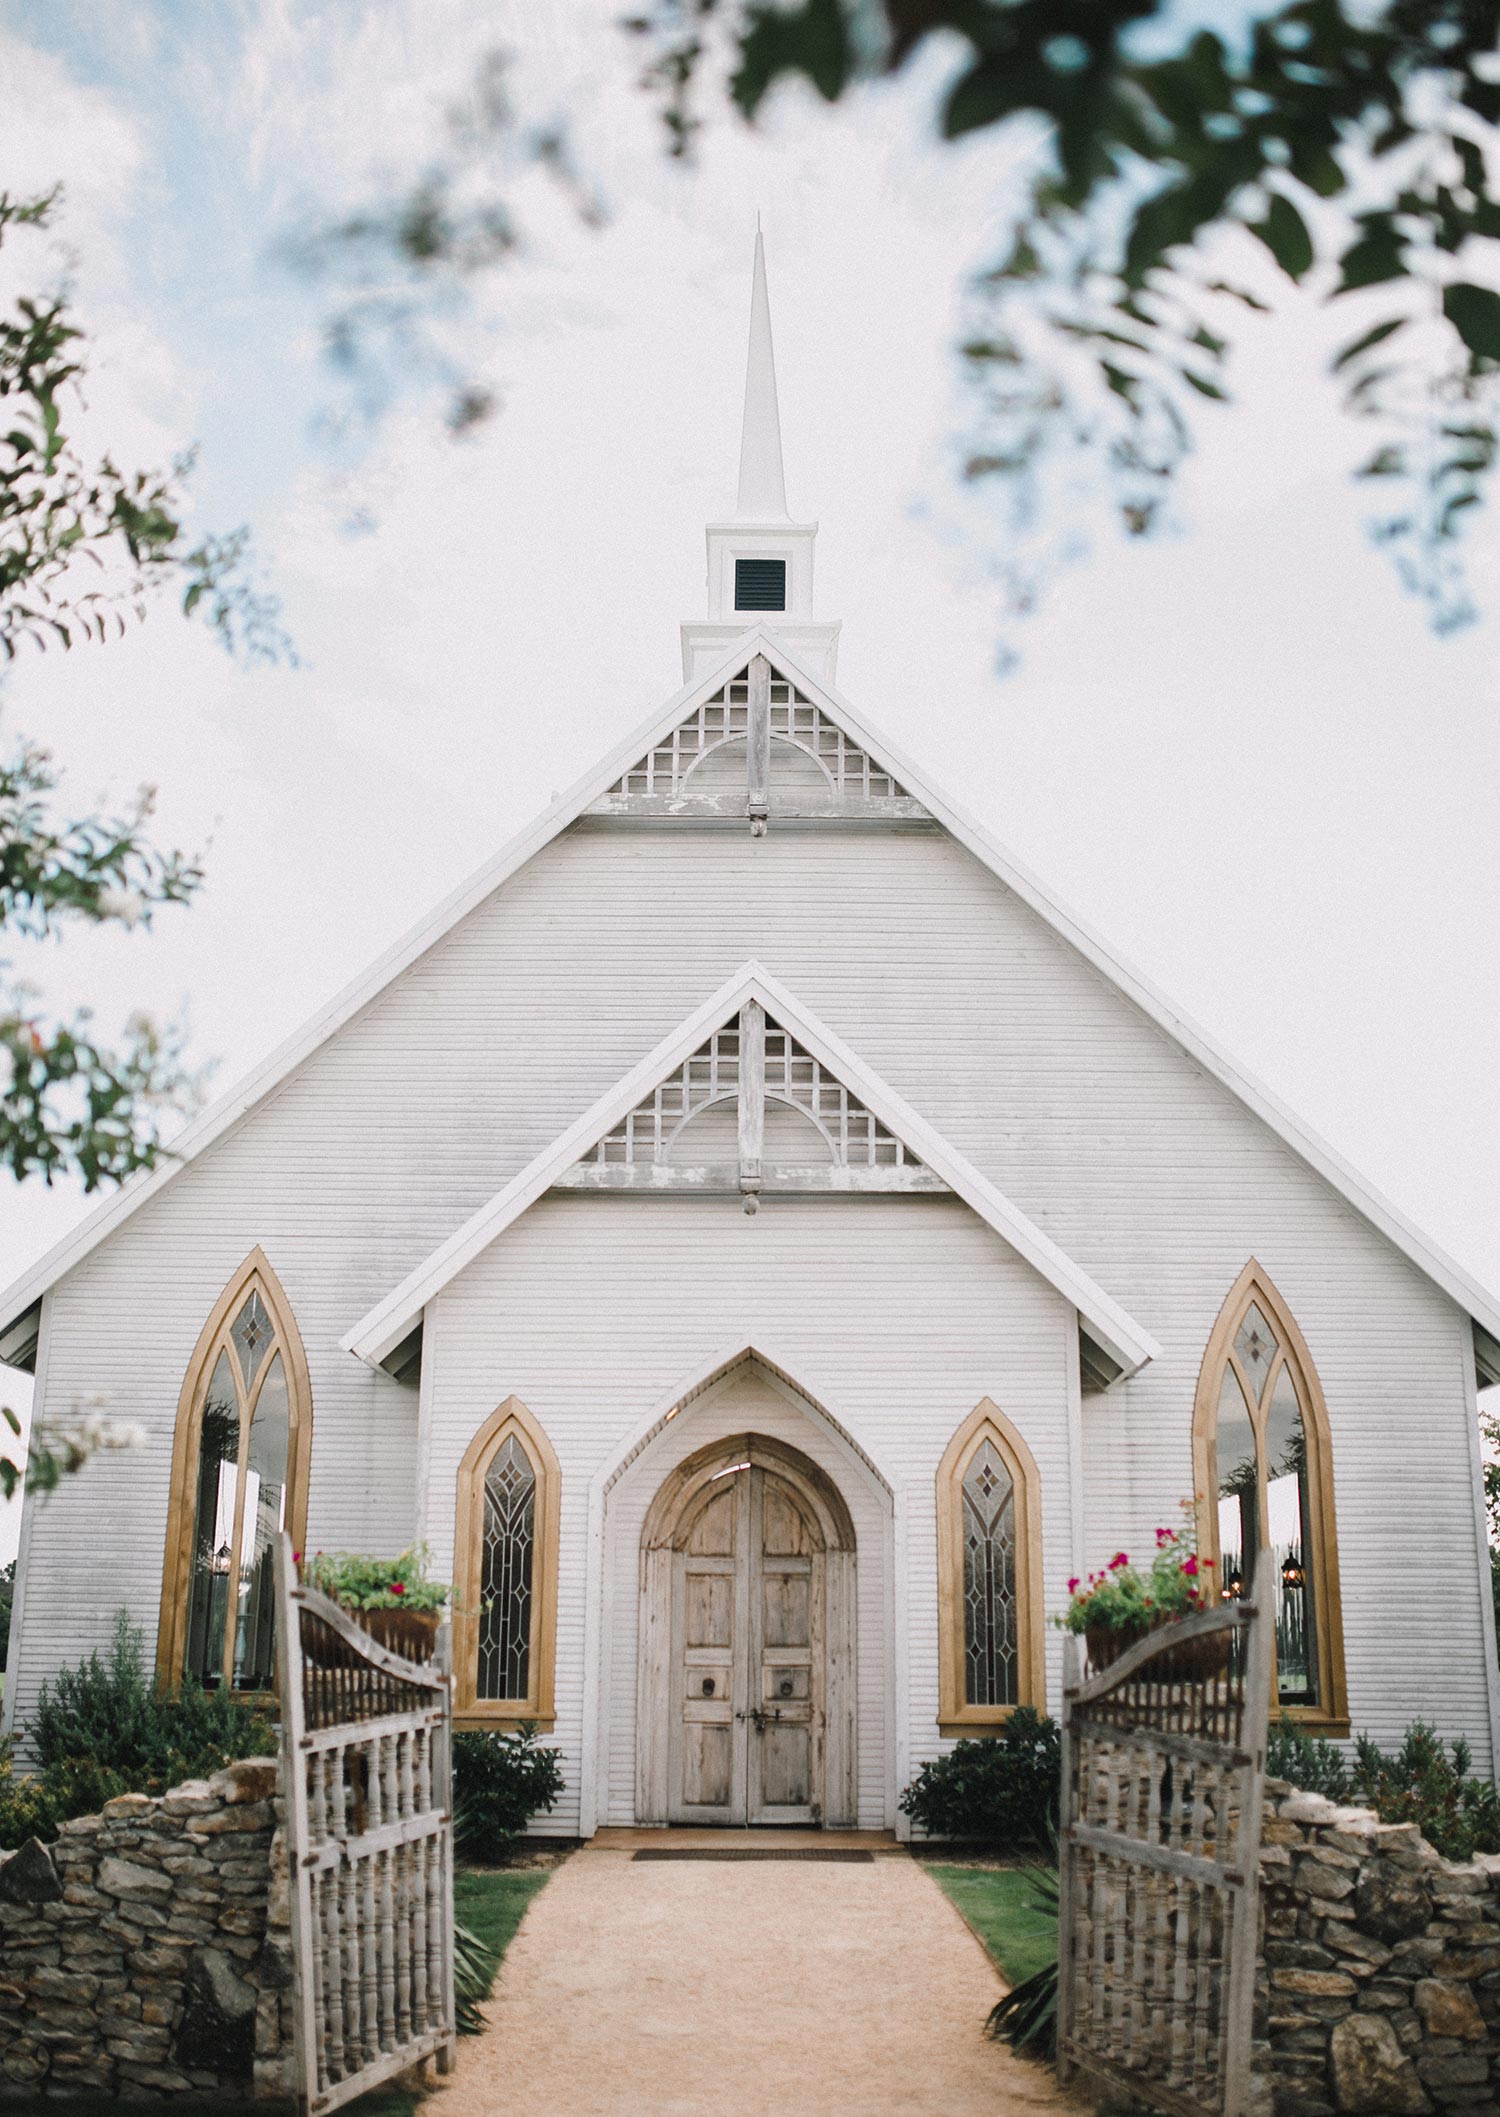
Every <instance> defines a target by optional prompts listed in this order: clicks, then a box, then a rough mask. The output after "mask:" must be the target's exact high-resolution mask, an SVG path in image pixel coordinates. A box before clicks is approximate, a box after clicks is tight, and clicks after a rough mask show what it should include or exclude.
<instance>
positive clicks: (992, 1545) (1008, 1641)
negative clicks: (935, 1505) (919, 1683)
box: [963, 1440, 1019, 1705]
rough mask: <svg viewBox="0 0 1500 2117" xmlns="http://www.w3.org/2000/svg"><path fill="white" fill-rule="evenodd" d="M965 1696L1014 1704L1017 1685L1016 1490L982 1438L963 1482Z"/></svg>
mask: <svg viewBox="0 0 1500 2117" xmlns="http://www.w3.org/2000/svg"><path fill="white" fill-rule="evenodd" d="M963 1529H964V1697H965V1700H966V1702H967V1703H968V1704H969V1705H1014V1704H1015V1702H1016V1696H1017V1688H1018V1658H1019V1623H1018V1615H1017V1610H1016V1494H1015V1487H1014V1485H1013V1484H1012V1483H1011V1477H1010V1472H1009V1471H1008V1470H1007V1469H1006V1467H1005V1464H1004V1463H1003V1462H1002V1461H1001V1458H1000V1454H999V1451H998V1450H997V1449H996V1447H995V1444H994V1443H993V1441H988V1440H985V1441H981V1442H980V1444H979V1446H978V1447H977V1448H976V1449H975V1451H974V1453H973V1455H972V1456H971V1457H970V1459H969V1467H968V1469H967V1470H966V1471H965V1472H964V1483H963Z"/></svg>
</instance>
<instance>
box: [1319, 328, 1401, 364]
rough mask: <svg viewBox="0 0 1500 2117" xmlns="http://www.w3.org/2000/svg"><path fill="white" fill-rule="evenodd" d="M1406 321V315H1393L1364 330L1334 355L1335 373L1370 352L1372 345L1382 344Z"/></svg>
mask: <svg viewBox="0 0 1500 2117" xmlns="http://www.w3.org/2000/svg"><path fill="white" fill-rule="evenodd" d="M1405 321H1406V318H1405V317H1404V316H1392V317H1390V318H1388V319H1387V321H1386V322H1385V323H1377V324H1376V325H1375V326H1374V328H1373V329H1372V330H1368V331H1362V332H1361V333H1360V335H1359V337H1358V338H1354V339H1351V340H1350V342H1349V344H1348V345H1346V346H1345V347H1343V349H1342V350H1341V351H1340V352H1339V353H1337V354H1336V355H1335V356H1334V360H1333V373H1334V374H1335V375H1336V374H1337V373H1338V371H1339V369H1340V368H1346V367H1347V366H1348V365H1349V363H1350V361H1351V360H1358V358H1359V356H1360V354H1361V353H1368V352H1369V350H1370V348H1371V346H1377V345H1380V344H1381V343H1382V342H1383V340H1385V339H1387V338H1389V337H1390V336H1391V334H1392V333H1393V332H1395V331H1399V330H1400V329H1401V326H1402V325H1403V324H1404V323H1405Z"/></svg>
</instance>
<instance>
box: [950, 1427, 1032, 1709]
mask: <svg viewBox="0 0 1500 2117" xmlns="http://www.w3.org/2000/svg"><path fill="white" fill-rule="evenodd" d="M937 1526H938V1635H939V1636H938V1664H939V1666H938V1721H939V1724H940V1725H941V1727H942V1730H943V1733H944V1734H950V1735H973V1734H979V1733H982V1732H983V1731H984V1729H985V1728H995V1727H998V1726H1000V1725H1001V1724H1002V1723H1003V1722H1004V1720H1005V1719H1006V1717H1007V1715H1008V1714H1009V1713H1010V1712H1011V1711H1012V1709H1013V1708H1014V1707H1015V1706H1018V1705H1034V1706H1037V1707H1038V1708H1040V1707H1042V1706H1043V1705H1044V1704H1045V1700H1046V1679H1045V1674H1044V1670H1043V1658H1042V1525H1041V1493H1040V1487H1039V1484H1038V1481H1037V1471H1036V1463H1035V1461H1034V1460H1033V1458H1032V1453H1031V1450H1030V1449H1029V1448H1028V1447H1027V1445H1026V1443H1025V1442H1024V1441H1023V1440H1022V1438H1021V1436H1020V1434H1019V1433H1018V1432H1017V1431H1016V1429H1015V1427H1014V1426H1012V1425H1011V1423H1010V1421H1009V1419H1007V1418H1006V1416H1005V1414H1004V1413H1003V1412H1002V1411H1000V1410H999V1409H998V1408H997V1407H996V1406H995V1405H994V1404H992V1403H991V1401H990V1399H989V1398H988V1397H986V1398H985V1399H984V1400H983V1402H982V1403H981V1404H979V1405H978V1406H977V1407H976V1409H975V1410H974V1411H973V1412H972V1413H971V1414H970V1415H969V1417H968V1418H967V1419H966V1420H965V1421H964V1423H963V1425H962V1426H960V1428H959V1429H958V1432H957V1433H956V1434H955V1435H954V1436H953V1439H952V1440H951V1441H950V1442H949V1444H948V1447H947V1451H946V1453H945V1454H944V1456H943V1460H942V1462H941V1463H940V1464H939V1466H938V1474H937Z"/></svg>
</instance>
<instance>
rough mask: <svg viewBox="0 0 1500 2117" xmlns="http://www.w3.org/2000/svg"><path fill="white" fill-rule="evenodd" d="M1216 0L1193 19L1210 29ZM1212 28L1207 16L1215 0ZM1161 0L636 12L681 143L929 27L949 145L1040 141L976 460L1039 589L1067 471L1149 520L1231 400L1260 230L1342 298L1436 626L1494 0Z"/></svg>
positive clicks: (1130, 526) (1456, 502)
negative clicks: (1230, 16) (1242, 263)
mask: <svg viewBox="0 0 1500 2117" xmlns="http://www.w3.org/2000/svg"><path fill="white" fill-rule="evenodd" d="M1195 18H1196V19H1195ZM1209 19H1210V20H1212V19H1213V16H1212V12H1210V16H1209ZM1202 20H1203V15H1202V11H1201V10H1196V9H1192V8H1182V7H1177V6H1169V5H1168V4H1167V0H802V4H800V5H796V6H792V7H781V6H769V5H767V4H765V0H653V4H652V5H650V6H648V7H647V8H646V9H645V10H644V11H643V12H642V13H641V14H639V15H637V16H636V17H635V18H633V21H632V24H631V27H632V28H633V31H634V33H635V35H636V36H637V38H638V39H639V40H640V42H641V44H642V47H643V49H644V51H645V53H646V65H645V75H644V78H645V81H646V84H647V86H648V87H649V88H650V89H651V90H652V92H653V93H654V94H655V95H656V96H657V97H658V98H659V99H660V102H661V105H662V109H663V113H664V116H665V120H666V124H667V127H668V132H669V137H670V141H671V146H672V149H673V151H674V152H675V153H678V154H687V153H689V152H690V151H691V149H692V146H693V142H694V139H695V136H696V134H697V132H698V130H699V128H700V127H701V125H702V124H703V122H704V117H703V112H704V109H705V107H712V106H713V105H714V104H715V103H716V102H717V101H719V100H720V99H721V98H722V97H723V96H724V95H725V94H727V97H728V99H729V100H730V101H731V102H732V103H733V104H734V105H735V106H736V107H737V108H738V109H739V110H740V111H741V112H742V113H743V114H744V115H745V116H747V117H754V116H755V115H756V113H757V112H758V111H760V110H761V108H762V106H763V105H764V103H765V100H766V98H767V96H768V94H769V93H770V91H771V90H772V89H773V88H774V87H775V86H776V84H777V83H778V82H780V81H783V80H785V79H787V78H789V77H800V78H801V79H802V80H804V81H806V82H809V83H811V85H812V87H813V88H814V89H815V90H816V91H817V92H818V94H819V95H820V96H822V97H823V98H824V99H825V100H826V101H828V102H829V103H836V102H838V101H839V100H840V99H841V98H843V97H845V96H846V95H848V94H849V93H850V92H851V91H852V90H853V89H854V88H855V87H856V85H857V84H858V83H860V82H861V81H867V80H870V79H873V78H876V77H879V76H882V75H890V74H894V73H897V72H899V71H901V70H902V69H903V68H904V67H906V66H908V65H909V64H910V62H911V61H912V59H913V58H914V57H915V56H916V55H917V54H919V53H920V52H922V51H923V50H924V48H925V47H927V46H929V45H931V44H933V43H934V42H935V41H936V40H942V41H943V42H944V44H946V45H947V46H950V47H953V48H954V49H956V50H957V51H958V52H959V53H961V58H960V60H959V63H957V64H956V65H955V67H954V68H953V69H952V70H951V72H950V74H949V76H948V78H947V79H946V81H945V82H944V83H943V85H942V86H941V87H940V89H939V90H938V92H937V101H936V104H935V107H934V110H933V117H934V120H935V123H936V127H937V129H938V131H939V133H940V134H941V136H942V137H943V138H945V139H949V140H953V139H958V138H961V137H965V136H967V135H970V134H973V133H975V132H979V131H982V130H986V129H993V128H997V127H1012V128H1020V129H1023V130H1024V133H1025V136H1026V137H1028V138H1030V139H1032V140H1033V141H1034V142H1035V144H1036V148H1037V150H1038V151H1037V152H1036V153H1035V154H1034V156H1033V157H1032V159H1031V161H1030V163H1029V165H1028V166H1029V168H1030V171H1031V174H1030V175H1029V176H1028V177H1027V178H1026V180H1025V198H1024V202H1023V205H1022V208H1021V211H1020V213H1019V215H1018V217H1017V219H1016V222H1015V225H1014V227H1013V229H1012V231H1011V233H1010V236H1009V239H1008V241H1007V243H1006V246H1005V249H1004V251H1003V253H1002V254H1001V255H1000V256H999V257H998V258H996V260H995V261H994V263H993V265H992V266H991V267H990V268H989V269H988V270H986V271H984V272H982V273H981V274H980V275H979V277H978V279H977V281H976V282H975V285H974V288H973V290H972V310H973V313H972V317H971V329H970V332H969V335H968V338H967V341H966V343H965V346H964V355H965V359H966V361H967V364H968V369H969V373H970V375H971V377H972V380H973V384H974V392H975V403H976V420H975V432H974V440H973V446H972V448H971V449H970V451H969V456H968V463H967V472H968V475H969V477H970V478H972V479H976V480H1004V481H1008V483H1009V485H1010V488H1011V490H1012V491H1013V493H1014V495H1015V510H1014V514H1015V521H1014V524H1013V530H1014V529H1025V528H1027V527H1028V526H1030V527H1032V528H1033V530H1034V531H1035V533H1034V534H1033V535H1032V536H1031V537H1030V539H1029V545H1030V548H1029V550H1028V551H1027V552H1025V553H1023V554H1022V555H1021V556H1020V557H1018V558H1017V560H1016V562H1015V564H1014V566H1013V567H1012V569H1011V572H1010V575H1009V589H1010V597H1011V601H1012V604H1013V606H1014V607H1016V608H1024V607H1026V606H1027V605H1028V604H1029V603H1030V602H1031V601H1032V599H1033V598H1034V596H1035V593H1036V590H1037V586H1038V583H1039V581H1040V580H1041V579H1042V578H1044V577H1045V574H1046V572H1047V571H1048V570H1049V569H1050V567H1051V566H1052V565H1053V564H1055V563H1056V561H1057V559H1058V557H1059V556H1060V555H1061V551H1062V547H1063V545H1064V543H1065V542H1066V540H1067V539H1068V538H1069V537H1070V536H1071V535H1072V534H1073V533H1074V531H1075V530H1076V522H1075V520H1074V519H1073V517H1074V515H1075V514H1076V501H1077V471H1078V468H1079V465H1080V463H1083V464H1091V465H1093V466H1095V467H1096V468H1097V469H1098V470H1099V471H1101V472H1102V474H1103V482H1104V487H1105V490H1106V492H1107V494H1108V496H1109V499H1110V504H1111V507H1112V510H1113V512H1114V513H1115V515H1116V516H1117V518H1118V521H1119V522H1120V524H1121V525H1122V526H1123V528H1124V529H1125V530H1126V531H1127V532H1129V533H1130V534H1132V535H1143V534H1145V533H1147V532H1149V531H1150V530H1151V529H1152V528H1153V527H1154V526H1156V524H1157V523H1158V522H1159V520H1160V519H1161V516H1162V513H1163V508H1164V505H1165V501H1166V496H1167V494H1168V491H1169V489H1170V486H1171V481H1172V477H1173V474H1174V472H1175V471H1176V469H1177V468H1178V466H1179V464H1180V463H1181V460H1182V458H1183V456H1184V454H1185V453H1186V451H1187V449H1188V447H1189V445H1190V441H1191V434H1192V420H1193V416H1194V412H1195V408H1197V407H1201V405H1202V404H1203V403H1204V402H1205V401H1207V402H1211V403H1218V402H1223V401H1224V400H1225V398H1226V397H1227V395H1228V386H1227V378H1228V363H1229V355H1230V335H1229V334H1230V331H1231V329H1232V320H1233V317H1234V316H1235V314H1236V313H1243V311H1244V310H1246V309H1249V310H1256V309H1259V308H1262V307H1264V306H1265V304H1264V302H1263V300H1262V297H1261V296H1260V295H1259V294H1258V293H1257V292H1256V291H1254V289H1253V288H1251V287H1247V286H1245V285H1243V284H1241V283H1239V274H1238V272H1237V270H1236V267H1235V258H1236V249H1237V248H1238V251H1239V254H1240V255H1241V256H1243V255H1244V254H1245V246H1246V245H1247V244H1253V245H1255V246H1257V247H1258V248H1259V250H1260V251H1261V252H1263V253H1264V254H1265V255H1266V256H1267V257H1269V258H1270V260H1271V261H1272V262H1273V264H1274V266H1275V267H1276V269H1277V271H1278V272H1279V273H1280V275H1281V276H1282V277H1284V278H1285V279H1286V280H1287V281H1289V282H1291V283H1293V284H1297V285H1303V284H1305V285H1307V286H1308V287H1310V288H1314V289H1316V290H1317V291H1319V292H1320V293H1321V294H1322V295H1323V296H1324V298H1325V299H1326V300H1328V301H1329V302H1331V303H1336V304H1337V305H1338V306H1339V308H1340V309H1341V310H1342V309H1343V308H1345V307H1347V309H1348V310H1349V313H1350V327H1349V329H1348V334H1347V336H1346V337H1345V338H1344V340H1343V342H1342V343H1341V344H1340V346H1339V347H1338V348H1337V350H1336V352H1335V354H1334V356H1333V359H1332V373H1333V378H1334V381H1335V383H1336V386H1337V388H1338V391H1339V392H1340V395H1341V398H1342V403H1343V406H1344V409H1345V410H1346V411H1347V412H1348V413H1349V414H1350V415H1351V416H1352V417H1353V418H1355V419H1357V420H1359V421H1361V422H1364V424H1365V426H1366V428H1367V430H1368V432H1369V435H1370V440H1371V445H1370V446H1369V447H1368V448H1367V450H1366V452H1365V454H1364V458H1363V461H1362V463H1361V465H1360V469H1359V476H1360V477H1361V478H1363V479H1365V480H1368V481H1371V483H1372V487H1373V488H1374V489H1377V490H1379V491H1380V492H1382V493H1384V494H1385V495H1386V496H1387V497H1386V498H1385V500H1384V502H1383V503H1382V504H1380V505H1379V507H1378V511H1377V513H1376V515H1375V517H1374V519H1373V523H1372V527H1373V529H1374V532H1375V534H1376V536H1377V537H1378V538H1379V539H1380V540H1381V541H1382V542H1384V543H1385V544H1387V545H1388V546H1389V547H1390V548H1391V550H1392V551H1393V552H1394V554H1395V556H1396V559H1397V563H1398V565H1399V566H1400V569H1401V572H1402V574H1403V576H1404V578H1405V580H1406V581H1407V583H1408V585H1409V586H1411V587H1412V588H1414V589H1415V590H1416V591H1417V592H1418V593H1419V594H1421V595H1422V596H1424V597H1425V598H1426V599H1427V602H1428V604H1429V606H1430V609H1431V612H1432V615H1433V617H1434V620H1435V621H1436V623H1437V624H1438V625H1439V626H1448V625H1452V624H1454V623H1456V622H1458V621H1460V620H1461V619H1463V618H1464V617H1466V616H1467V615H1469V614H1470V602H1469V597H1468V594H1467V591H1466V589H1465V586H1464V581H1463V574H1462V568H1461V565H1460V562H1459V557H1458V546H1459V539H1460V537H1461V534H1462V531H1463V529H1464V527H1465V524H1466V523H1467V521H1468V519H1469V517H1470V516H1471V515H1472V513H1473V511H1474V509H1475V507H1476V505H1477V503H1478V501H1479V499H1480V497H1481V494H1482V491H1483V489H1484V482H1485V479H1486V477H1487V475H1488V473H1489V472H1490V471H1491V469H1492V468H1493V466H1494V462H1495V456H1496V449H1497V399H1496V376H1497V373H1500V292H1497V291H1496V287H1495V278H1496V264H1497V258H1500V251H1497V250H1496V249H1495V248H1494V247H1493V246H1494V244H1495V242H1496V239H1497V238H1500V193H1497V188H1496V179H1495V169H1496V149H1497V141H1496V134H1495V125H1496V120H1497V119H1500V61H1497V56H1496V46H1497V40H1500V0H1386V4H1384V5H1380V4H1370V0H1290V4H1262V5H1259V6H1255V7H1252V8H1251V9H1249V10H1247V11H1246V19H1245V21H1244V25H1243V28H1239V27H1236V28H1229V27H1218V28H1215V27H1203V26H1200V25H1201V23H1202Z"/></svg>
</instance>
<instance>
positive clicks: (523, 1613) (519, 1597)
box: [478, 1433, 536, 1699]
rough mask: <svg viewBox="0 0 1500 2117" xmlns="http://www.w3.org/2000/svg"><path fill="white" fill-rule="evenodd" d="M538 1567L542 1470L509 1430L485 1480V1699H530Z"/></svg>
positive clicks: (482, 1692) (481, 1631)
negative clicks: (538, 1494)
mask: <svg viewBox="0 0 1500 2117" xmlns="http://www.w3.org/2000/svg"><path fill="white" fill-rule="evenodd" d="M535 1566H536V1471H535V1470H534V1469H533V1467H532V1463H531V1458H530V1457H529V1456H528V1455H527V1453H526V1450H525V1449H524V1448H523V1447H522V1445H521V1443H520V1441H519V1440H518V1439H517V1437H516V1435H515V1434H513V1433H512V1434H507V1436H506V1438H505V1439H504V1440H503V1441H502V1442H501V1444H500V1446H499V1448H498V1449H496V1451H495V1454H494V1455H493V1457H492V1458H491V1460H490V1467H489V1469H488V1470H487V1471H486V1473H485V1479H484V1555H483V1561H482V1564H481V1566H480V1576H479V1592H480V1598H481V1608H480V1618H479V1683H478V1695H479V1696H480V1697H481V1698H495V1699H507V1698H514V1699H524V1698H526V1697H527V1696H529V1694H530V1690H531V1606H532V1595H533V1593H534V1589H535V1582H534V1573H535Z"/></svg>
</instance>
